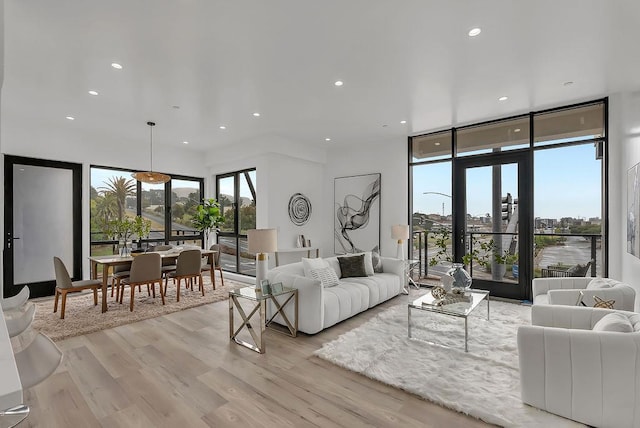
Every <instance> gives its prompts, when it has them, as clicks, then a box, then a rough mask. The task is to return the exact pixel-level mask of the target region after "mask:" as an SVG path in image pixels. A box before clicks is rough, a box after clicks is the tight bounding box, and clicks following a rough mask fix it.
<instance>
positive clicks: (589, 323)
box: [518, 305, 640, 427]
mask: <svg viewBox="0 0 640 428" xmlns="http://www.w3.org/2000/svg"><path fill="white" fill-rule="evenodd" d="M616 312H617V313H620V314H624V315H625V316H626V317H627V318H628V319H629V321H630V323H631V325H632V330H633V331H632V332H629V333H619V332H614V331H593V330H592V328H593V326H594V325H595V324H596V323H597V322H598V321H599V320H600V319H601V318H602V317H604V316H605V315H608V314H611V313H616ZM531 323H532V324H533V325H530V326H522V327H519V328H518V356H519V360H520V387H521V395H522V401H523V402H525V403H527V404H529V405H531V406H534V407H537V408H540V409H543V410H546V411H547V412H551V413H555V414H557V415H560V416H563V417H565V418H569V419H573V420H575V421H578V422H582V423H584V424H587V425H591V426H597V427H637V426H640V400H638V399H637V391H638V385H640V352H638V350H639V349H640V314H637V313H634V312H627V311H616V310H610V309H600V308H586V307H580V306H559V305H558V306H555V305H534V306H533V307H532V308H531Z"/></svg>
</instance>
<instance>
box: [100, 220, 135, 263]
mask: <svg viewBox="0 0 640 428" xmlns="http://www.w3.org/2000/svg"><path fill="white" fill-rule="evenodd" d="M134 224H135V222H134V221H133V220H131V219H130V218H129V217H124V218H123V219H122V220H120V219H115V220H111V221H108V222H106V223H105V225H104V229H103V232H104V233H105V235H107V236H109V237H111V238H112V239H117V240H118V250H119V253H120V255H121V256H128V255H129V254H130V253H131V234H132V233H133V227H134Z"/></svg>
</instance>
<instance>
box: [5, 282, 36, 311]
mask: <svg viewBox="0 0 640 428" xmlns="http://www.w3.org/2000/svg"><path fill="white" fill-rule="evenodd" d="M29 293H30V292H29V287H27V286H24V287H22V290H20V292H19V293H18V294H16V295H15V296H13V297H9V298H7V299H0V307H2V310H3V311H8V310H11V309H15V308H19V307H20V306H22V305H24V304H25V303H27V300H29Z"/></svg>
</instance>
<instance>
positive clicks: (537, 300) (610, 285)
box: [532, 277, 636, 311]
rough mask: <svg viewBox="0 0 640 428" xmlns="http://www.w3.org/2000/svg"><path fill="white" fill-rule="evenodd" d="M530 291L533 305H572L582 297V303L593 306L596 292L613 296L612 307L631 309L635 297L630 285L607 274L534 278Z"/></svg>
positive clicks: (601, 295)
mask: <svg viewBox="0 0 640 428" xmlns="http://www.w3.org/2000/svg"><path fill="white" fill-rule="evenodd" d="M596 284H598V285H596ZM532 291H533V304H534V305H567V306H576V305H577V304H578V303H579V301H580V300H582V301H583V302H584V303H585V305H587V306H593V305H594V303H595V302H594V296H597V297H599V298H601V299H603V300H614V301H615V303H614V305H613V308H614V309H619V310H622V311H633V310H634V307H635V300H636V292H635V290H634V289H633V287H631V286H630V285H628V284H625V283H624V282H620V281H616V280H614V279H610V278H584V277H565V278H535V279H534V280H533V282H532ZM580 292H582V297H581V295H580Z"/></svg>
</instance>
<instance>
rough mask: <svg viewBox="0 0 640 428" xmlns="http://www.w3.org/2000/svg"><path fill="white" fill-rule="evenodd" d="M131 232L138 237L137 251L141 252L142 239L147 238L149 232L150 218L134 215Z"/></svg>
mask: <svg viewBox="0 0 640 428" xmlns="http://www.w3.org/2000/svg"><path fill="white" fill-rule="evenodd" d="M133 233H135V234H136V236H137V237H138V249H137V252H142V239H143V238H147V239H148V238H149V233H151V220H148V219H144V218H142V216H139V215H138V216H136V218H135V219H133Z"/></svg>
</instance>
